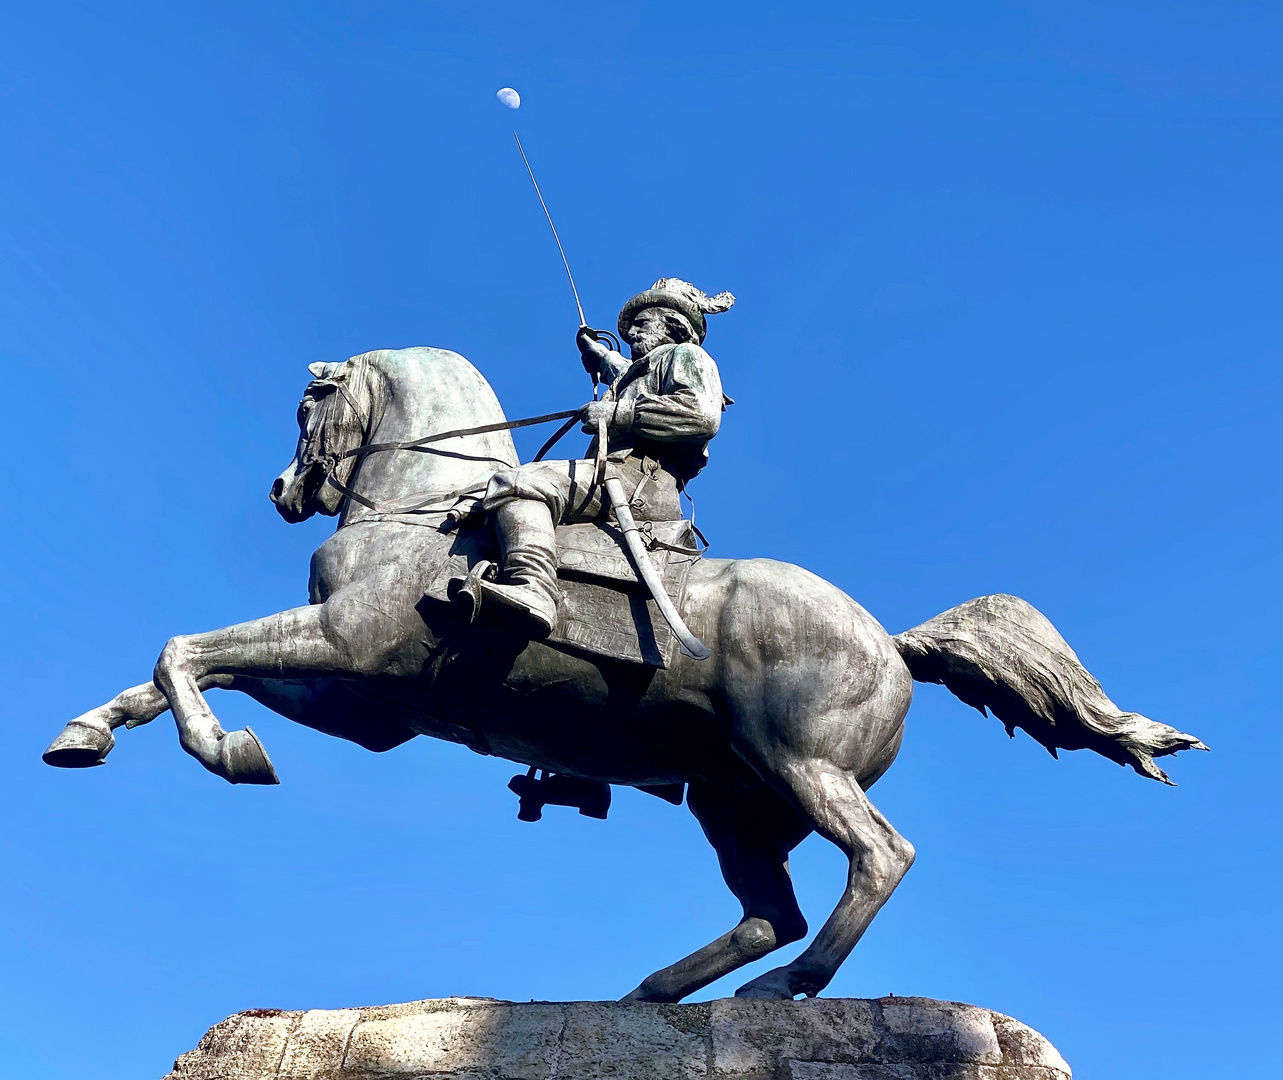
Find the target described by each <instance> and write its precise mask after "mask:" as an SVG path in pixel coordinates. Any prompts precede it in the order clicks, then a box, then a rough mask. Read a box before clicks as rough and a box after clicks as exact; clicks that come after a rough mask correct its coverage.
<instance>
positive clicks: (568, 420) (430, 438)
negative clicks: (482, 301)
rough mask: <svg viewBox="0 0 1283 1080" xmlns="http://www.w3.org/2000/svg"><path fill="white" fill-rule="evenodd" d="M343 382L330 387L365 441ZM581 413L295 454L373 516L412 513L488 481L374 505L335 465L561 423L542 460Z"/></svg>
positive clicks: (360, 415)
mask: <svg viewBox="0 0 1283 1080" xmlns="http://www.w3.org/2000/svg"><path fill="white" fill-rule="evenodd" d="M346 383H347V379H346V378H345V379H342V380H339V379H334V380H332V381H331V385H332V386H333V388H334V389H335V390H337V391H338V393H339V394H340V395H341V396H342V398H343V400H344V401H345V402H346V403H347V406H348V408H349V409H351V410H352V413H353V415H354V416H355V417H356V418H357V419H358V420H360V422H361V425H360V427H361V432H362V435H363V437H364V438H368V437H369V435H370V434H371V433H370V431H369V426H370V416H369V415H368V414H367V413H366V412H365V410H363V409H361V407H360V406H359V405H358V404H357V402H356V400H355V399H354V398H353V396H352V394H351V393H350V392H349V391H348V388H347V386H346ZM582 411H583V410H582V409H567V410H565V411H563V412H555V413H545V414H543V415H542V416H527V417H523V418H522V419H520V420H502V421H499V422H497V423H493V424H480V425H478V426H476V427H468V428H454V429H452V430H450V431H440V432H437V433H436V434H433V435H425V436H423V437H422V438H420V439H408V440H405V441H402V442H384V443H367V442H362V444H361V445H360V446H356V447H353V448H352V449H351V450H346V451H344V452H343V453H341V454H321V455H317V454H315V453H314V452H313V450H312V442H313V441H315V440H309V441H308V442H307V443H306V444H305V445H304V447H303V450H302V452H301V453H300V454H299V466H300V468H303V469H309V468H311V467H312V466H314V465H320V466H321V467H322V468H323V469H324V471H325V478H324V479H323V480H322V483H323V484H329V485H330V486H331V487H333V488H335V489H336V490H337V491H338V492H339V493H340V494H341V495H343V497H344V498H347V499H351V500H352V501H353V502H356V503H359V504H360V505H362V506H364V507H366V508H367V509H368V510H371V511H373V512H374V513H376V514H379V515H385V514H412V513H415V512H416V511H422V510H424V509H426V508H427V507H429V506H431V505H432V504H433V503H440V502H446V501H449V502H451V503H453V502H454V501H455V500H457V499H459V498H461V497H462V496H464V495H468V494H470V493H472V492H474V491H479V490H480V489H481V488H482V487H484V486H485V483H486V482H488V478H487V480H486V481H482V482H479V483H475V484H471V485H469V486H468V487H463V488H456V489H454V490H452V491H424V492H418V493H416V494H414V495H410V496H407V499H408V500H410V501H407V499H402V500H399V501H397V502H396V503H386V504H379V503H376V502H374V501H373V500H372V499H367V498H366V497H365V496H364V495H362V494H361V493H360V492H358V491H354V490H353V489H352V488H351V487H349V486H348V485H347V484H345V483H344V482H343V481H341V480H340V479H339V478H338V477H337V476H335V473H336V472H337V470H338V468H339V466H340V465H342V464H343V462H345V461H348V460H354V464H353V466H352V467H353V469H355V468H356V467H357V466H359V465H360V463H361V462H362V461H364V460H365V458H367V457H369V456H370V455H371V454H384V453H393V452H395V451H398V450H419V449H421V448H423V447H426V446H430V445H432V444H433V443H439V442H444V441H445V440H447V439H460V438H463V437H464V436H467V435H485V434H488V433H490V432H493V431H512V430H515V429H516V428H524V427H533V426H535V425H536V424H548V423H551V422H552V421H554V420H564V421H565V423H563V424H562V425H561V427H560V428H558V429H557V431H556V432H555V433H554V434H553V436H552V438H550V439H549V440H548V441H547V442H546V443H544V444H543V446H542V447H541V448H540V450H539V453H537V454H536V455H535V457H534V460H535V461H542V460H543V457H544V455H545V454H547V453H548V451H549V450H551V449H552V448H553V447H554V446H555V445H556V444H557V443H558V442H559V441H560V440H561V438H562V437H563V436H564V435H565V434H566V433H567V432H569V431H570V429H571V428H572V427H574V425H575V421H576V420H577V419H578V418H579V416H580V414H581V413H582ZM327 419H328V418H327ZM328 422H329V423H335V422H336V420H328ZM318 437H319V433H318ZM494 460H496V461H497V462H498V463H499V464H501V465H506V464H508V463H507V462H506V461H500V460H499V459H497V458H496V459H494Z"/></svg>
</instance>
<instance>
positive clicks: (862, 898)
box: [736, 759, 913, 999]
mask: <svg viewBox="0 0 1283 1080" xmlns="http://www.w3.org/2000/svg"><path fill="white" fill-rule="evenodd" d="M777 775H778V776H779V777H780V778H781V779H782V780H783V781H784V782H785V783H786V784H787V786H788V788H789V789H790V791H791V793H792V794H793V796H794V797H795V798H796V799H797V802H798V804H799V806H800V808H801V809H802V810H803V811H804V812H805V814H806V815H807V817H809V818H810V819H811V821H812V822H813V823H814V826H815V830H816V831H817V832H819V833H820V834H821V835H823V836H824V837H826V838H827V839H829V840H831V841H833V843H835V844H837V846H838V847H840V848H841V849H842V850H843V851H844V852H845V853H846V855H847V857H848V858H849V859H850V871H849V874H848V877H847V884H846V889H845V891H844V892H843V894H842V899H841V900H840V901H839V902H838V905H837V907H836V908H834V909H833V914H832V915H830V916H829V918H828V921H827V922H826V923H825V924H824V926H822V927H821V928H820V932H819V933H818V934H816V936H815V940H814V941H813V942H811V944H810V945H809V946H808V947H807V948H806V949H805V950H804V951H803V952H802V955H801V956H799V957H798V958H797V959H796V960H794V961H793V962H792V963H791V964H788V965H786V966H784V967H779V968H775V969H774V970H773V971H768V972H767V973H766V974H765V975H762V976H761V977H760V978H757V979H754V980H753V981H752V982H750V983H747V984H746V985H745V986H742V987H740V989H739V990H738V991H736V996H737V997H763V998H787V999H792V998H793V997H795V996H796V995H797V994H806V995H807V996H808V997H813V996H814V995H816V994H818V993H819V992H820V991H821V990H823V989H824V987H826V986H827V985H828V984H829V981H830V980H831V979H832V978H833V975H834V973H835V972H836V971H837V969H838V968H839V967H840V966H841V964H842V961H844V960H845V959H846V958H847V956H848V955H850V952H851V950H852V949H853V948H855V944H856V942H857V941H859V940H860V937H861V935H862V934H863V933H864V931H865V930H866V929H868V926H869V923H870V922H872V921H873V917H874V916H875V915H876V914H877V913H878V911H879V909H880V908H881V907H882V905H883V904H885V903H886V901H887V899H888V898H889V897H890V895H891V893H892V892H893V891H894V890H895V887H896V886H897V885H898V884H900V879H901V878H903V877H904V875H905V873H906V872H907V871H908V869H909V867H910V866H911V865H913V845H912V844H910V843H909V842H908V841H907V840H905V839H904V837H902V836H901V835H900V834H899V833H897V832H896V831H895V829H893V828H892V827H891V823H890V822H889V821H887V819H886V818H884V817H883V816H882V815H881V814H880V813H879V812H878V810H877V808H876V807H875V806H874V805H873V804H872V803H871V802H869V800H868V797H867V796H866V795H865V794H864V792H863V790H861V788H860V785H859V784H858V783H856V780H855V778H854V777H853V776H851V775H850V773H848V772H846V771H845V770H843V769H841V768H838V767H837V766H835V765H834V764H832V763H831V762H829V761H825V760H822V759H813V760H809V761H802V762H798V763H795V764H789V765H785V766H783V767H782V768H779V769H778V770H777Z"/></svg>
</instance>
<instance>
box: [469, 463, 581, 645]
mask: <svg viewBox="0 0 1283 1080" xmlns="http://www.w3.org/2000/svg"><path fill="white" fill-rule="evenodd" d="M483 506H484V507H485V510H486V512H487V513H488V514H489V515H490V520H491V521H492V522H493V523H494V527H495V532H496V533H497V534H498V537H499V549H500V552H501V554H502V559H503V581H502V583H499V584H494V583H491V582H484V583H483V584H482V586H481V588H482V593H483V595H484V596H485V598H486V600H487V601H491V602H494V603H496V604H498V605H499V606H500V607H502V608H503V609H505V610H506V612H507V614H508V615H509V616H510V618H511V620H512V623H513V625H514V626H519V627H520V628H521V629H523V630H526V631H528V632H529V633H530V634H531V635H532V636H537V637H542V636H544V635H546V634H548V633H550V632H551V631H552V628H553V625H554V624H555V622H556V617H557V598H558V596H559V592H558V589H557V541H556V534H555V532H554V531H553V530H554V527H555V526H556V525H558V524H560V523H562V522H568V521H591V520H592V519H593V518H595V517H597V516H599V515H600V514H601V510H602V504H601V490H600V489H599V488H598V487H597V486H596V485H595V484H594V483H593V463H592V462H591V461H540V462H532V463H531V464H528V465H520V466H518V467H517V468H515V469H503V470H501V471H499V472H497V473H495V475H494V476H493V477H491V479H490V485H489V487H488V488H487V489H486V495H485V499H484V501H483Z"/></svg>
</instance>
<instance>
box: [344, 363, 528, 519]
mask: <svg viewBox="0 0 1283 1080" xmlns="http://www.w3.org/2000/svg"><path fill="white" fill-rule="evenodd" d="M367 365H368V368H367V370H368V374H367V376H366V381H367V394H366V396H367V399H368V401H369V403H370V413H369V427H370V433H369V435H368V441H369V442H371V443H387V442H409V441H411V440H414V439H421V438H423V437H424V436H425V435H433V434H436V433H438V432H442V431H453V430H456V429H458V428H470V427H478V426H480V425H483V424H493V423H498V422H500V421H502V420H503V419H504V415H503V409H502V408H501V407H500V405H499V401H498V399H497V398H496V397H495V394H494V391H493V390H492V389H491V388H490V384H489V383H487V382H486V380H485V379H484V378H482V376H481V373H480V372H479V371H477V369H476V368H474V367H473V366H472V365H471V364H470V363H468V361H467V360H465V359H464V358H463V357H462V356H459V355H458V354H457V353H452V352H448V351H446V350H444V349H429V348H416V349H398V350H395V351H393V350H389V351H386V352H378V353H372V354H367ZM515 464H517V453H516V449H515V448H514V446H513V444H512V436H511V435H510V434H509V433H508V432H506V431H497V432H489V433H487V434H485V435H467V436H463V437H461V438H456V439H447V440H445V441H444V442H441V443H434V444H431V445H429V446H427V447H424V448H423V449H421V450H395V451H384V452H381V453H375V454H371V455H369V456H368V457H367V458H366V459H365V460H364V462H363V463H362V465H361V468H360V472H359V473H358V474H357V476H356V477H355V478H354V483H353V489H354V490H355V491H357V492H359V493H360V494H361V495H363V496H364V497H365V498H367V499H370V500H371V501H372V502H376V503H379V504H380V505H382V504H384V503H395V502H397V501H398V500H404V499H406V498H409V497H411V496H418V495H422V494H424V493H431V492H449V491H454V490H458V489H460V488H465V487H467V486H468V485H469V484H472V483H474V482H477V481H479V480H480V479H482V478H484V477H485V476H486V475H488V474H489V473H492V472H494V471H495V470H496V469H501V468H504V467H505V466H510V465H515ZM359 509H361V508H358V507H356V506H354V507H352V508H351V514H350V518H349V519H350V520H352V521H357V520H360V519H361V518H362V517H365V516H367V514H368V511H366V512H365V513H361V512H359Z"/></svg>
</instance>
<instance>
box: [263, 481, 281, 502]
mask: <svg viewBox="0 0 1283 1080" xmlns="http://www.w3.org/2000/svg"><path fill="white" fill-rule="evenodd" d="M284 494H285V481H284V480H282V479H281V478H280V477H279V476H278V477H277V478H276V479H275V480H273V481H272V490H271V491H269V492H268V494H267V497H268V498H269V499H271V500H272V502H277V501H278V500H279V499H280V497H281V496H282V495H284Z"/></svg>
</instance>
